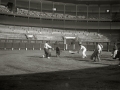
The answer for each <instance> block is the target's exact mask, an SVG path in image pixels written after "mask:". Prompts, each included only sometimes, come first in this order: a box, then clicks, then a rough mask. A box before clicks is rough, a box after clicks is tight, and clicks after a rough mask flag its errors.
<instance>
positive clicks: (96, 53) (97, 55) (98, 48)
mask: <svg viewBox="0 0 120 90" xmlns="http://www.w3.org/2000/svg"><path fill="white" fill-rule="evenodd" d="M101 50H102V47H101V46H100V44H99V43H96V47H95V50H94V52H93V54H92V56H91V59H92V60H93V59H94V61H96V60H98V61H100V53H101Z"/></svg>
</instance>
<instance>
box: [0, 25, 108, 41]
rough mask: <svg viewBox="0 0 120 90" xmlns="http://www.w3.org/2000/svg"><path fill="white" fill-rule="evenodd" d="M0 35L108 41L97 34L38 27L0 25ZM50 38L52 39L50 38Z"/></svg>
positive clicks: (39, 38)
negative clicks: (69, 37)
mask: <svg viewBox="0 0 120 90" xmlns="http://www.w3.org/2000/svg"><path fill="white" fill-rule="evenodd" d="M0 33H4V35H5V33H6V36H5V38H6V37H7V35H8V33H9V34H11V35H13V36H14V34H15V35H17V34H19V35H25V34H30V35H34V36H36V39H37V40H41V39H43V38H44V39H45V38H46V39H57V38H58V37H59V40H60V38H62V37H64V36H71V37H78V38H81V39H83V40H86V41H93V40H94V41H98V40H99V41H100V40H102V41H108V38H107V37H105V36H104V35H102V34H100V33H97V32H88V31H84V30H63V29H53V28H40V27H25V26H9V25H0ZM51 36H52V37H51Z"/></svg>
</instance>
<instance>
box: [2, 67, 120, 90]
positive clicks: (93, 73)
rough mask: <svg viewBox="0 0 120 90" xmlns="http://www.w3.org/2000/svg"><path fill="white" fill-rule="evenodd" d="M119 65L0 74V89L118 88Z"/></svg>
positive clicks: (119, 88)
mask: <svg viewBox="0 0 120 90" xmlns="http://www.w3.org/2000/svg"><path fill="white" fill-rule="evenodd" d="M119 84H120V67H119V66H107V67H99V68H89V69H83V70H68V71H56V72H46V73H33V74H23V75H6V76H4V75H3V76H0V90H120V85H119Z"/></svg>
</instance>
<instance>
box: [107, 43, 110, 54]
mask: <svg viewBox="0 0 120 90" xmlns="http://www.w3.org/2000/svg"><path fill="white" fill-rule="evenodd" d="M109 45H110V42H107V51H108V52H109Z"/></svg>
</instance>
